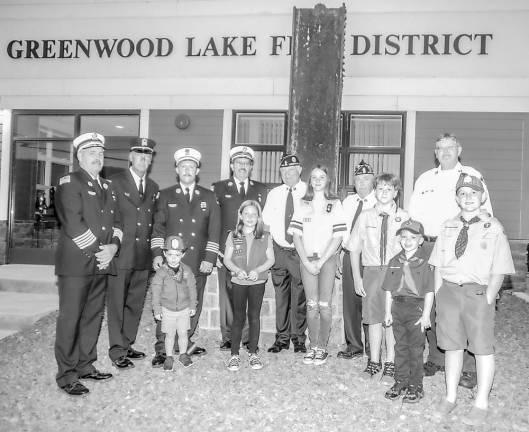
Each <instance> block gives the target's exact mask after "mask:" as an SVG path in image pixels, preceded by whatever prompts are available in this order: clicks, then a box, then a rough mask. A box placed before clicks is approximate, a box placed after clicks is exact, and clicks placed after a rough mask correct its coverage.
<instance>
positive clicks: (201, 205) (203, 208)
mask: <svg viewBox="0 0 529 432" xmlns="http://www.w3.org/2000/svg"><path fill="white" fill-rule="evenodd" d="M200 208H201V209H202V211H205V210H206V208H207V204H206V202H205V201H200Z"/></svg>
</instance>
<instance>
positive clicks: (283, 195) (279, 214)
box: [263, 180, 307, 248]
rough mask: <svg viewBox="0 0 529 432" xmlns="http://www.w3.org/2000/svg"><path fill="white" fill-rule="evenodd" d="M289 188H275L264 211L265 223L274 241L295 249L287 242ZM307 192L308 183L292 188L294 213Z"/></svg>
mask: <svg viewBox="0 0 529 432" xmlns="http://www.w3.org/2000/svg"><path fill="white" fill-rule="evenodd" d="M288 190H289V187H288V186H287V185H286V184H282V185H279V186H277V187H275V188H273V189H272V190H271V191H270V193H269V194H268V197H267V198H266V205H265V208H264V209H263V222H264V223H265V225H267V226H268V227H269V231H270V234H272V238H273V239H274V241H275V242H276V243H277V244H278V245H279V246H281V247H285V248H293V247H294V246H293V244H291V243H288V242H287V241H286V240H285V230H286V229H287V228H288V227H285V207H286V203H287V196H288ZM306 192H307V183H305V182H303V181H301V180H300V181H299V182H297V183H296V184H295V185H294V186H293V187H292V198H293V201H294V213H296V209H297V208H298V207H299V205H300V201H301V198H303V197H304V196H305V193H306Z"/></svg>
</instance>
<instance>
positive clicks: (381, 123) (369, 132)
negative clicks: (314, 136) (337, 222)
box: [339, 112, 405, 193]
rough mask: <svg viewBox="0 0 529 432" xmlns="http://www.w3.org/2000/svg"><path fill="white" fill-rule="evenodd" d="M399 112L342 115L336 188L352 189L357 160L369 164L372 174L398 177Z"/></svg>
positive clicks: (400, 172)
mask: <svg viewBox="0 0 529 432" xmlns="http://www.w3.org/2000/svg"><path fill="white" fill-rule="evenodd" d="M404 130H405V116H404V114H403V113H387V114H385V113H351V112H346V113H343V114H342V145H341V149H340V171H341V172H340V175H339V178H340V188H341V190H342V191H343V192H345V193H350V192H352V190H353V176H352V171H353V169H354V167H355V166H356V165H358V164H359V163H360V161H362V160H364V161H365V162H367V163H369V164H370V165H371V166H372V167H373V170H374V172H375V174H380V173H382V172H390V173H393V174H397V175H399V177H400V178H401V181H402V177H403V168H404V144H403V143H404Z"/></svg>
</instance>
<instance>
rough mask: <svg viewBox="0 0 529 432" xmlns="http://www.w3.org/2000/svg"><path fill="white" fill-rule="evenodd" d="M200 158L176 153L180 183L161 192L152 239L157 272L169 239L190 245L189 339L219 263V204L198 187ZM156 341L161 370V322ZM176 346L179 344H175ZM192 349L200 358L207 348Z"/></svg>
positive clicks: (186, 258)
mask: <svg viewBox="0 0 529 432" xmlns="http://www.w3.org/2000/svg"><path fill="white" fill-rule="evenodd" d="M201 158H202V156H201V154H200V152H199V151H198V150H195V149H192V148H182V149H179V150H177V151H176V152H175V154H174V159H175V163H176V175H177V181H178V183H177V184H176V185H174V186H171V187H169V188H167V189H163V190H162V191H160V196H159V198H158V201H157V204H156V212H155V214H154V226H153V232H152V239H151V249H152V252H153V255H154V259H153V267H154V269H155V270H156V269H158V268H159V267H160V266H161V265H162V263H163V258H162V248H163V246H164V240H165V239H166V238H167V237H168V236H171V235H178V236H180V237H182V238H183V239H184V242H185V244H186V245H188V249H187V251H186V254H185V256H184V258H183V260H182V261H183V262H184V263H185V264H187V265H188V266H189V267H191V269H192V270H193V273H194V275H195V279H196V289H197V301H198V304H197V308H196V314H195V315H194V316H193V317H192V318H191V329H190V330H189V338H191V336H193V333H194V332H195V329H196V327H197V324H198V320H199V318H200V312H201V311H202V299H203V297H204V287H205V285H206V280H207V277H208V275H209V274H210V273H211V270H212V269H213V265H214V264H215V263H216V261H217V254H218V252H219V235H220V211H219V205H218V204H217V200H216V199H215V194H214V193H213V192H211V191H210V190H208V189H206V188H204V187H202V186H199V185H198V184H196V178H197V175H198V173H199V171H200V160H201ZM156 339H157V341H156V344H155V346H154V348H155V351H156V355H155V356H154V358H153V360H152V365H153V366H154V367H159V366H161V365H162V364H163V363H164V361H165V356H166V353H165V352H164V351H165V346H164V335H163V333H162V332H161V322H157V325H156ZM175 346H178V344H177V343H175ZM190 347H193V352H192V353H193V354H197V355H200V354H205V352H206V350H205V349H204V348H201V347H194V346H193V344H190ZM188 351H189V350H188ZM167 354H168V355H171V354H172V353H167Z"/></svg>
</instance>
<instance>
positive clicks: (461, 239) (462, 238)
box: [455, 216, 481, 259]
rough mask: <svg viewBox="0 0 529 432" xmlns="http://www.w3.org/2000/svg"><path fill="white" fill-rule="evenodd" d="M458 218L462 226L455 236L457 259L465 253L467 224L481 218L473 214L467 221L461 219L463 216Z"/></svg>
mask: <svg viewBox="0 0 529 432" xmlns="http://www.w3.org/2000/svg"><path fill="white" fill-rule="evenodd" d="M459 219H461V222H463V228H461V231H459V235H458V236H457V240H456V246H455V255H456V258H457V259H459V257H460V256H461V255H463V254H464V253H465V249H466V248H467V244H468V228H469V226H470V225H472V224H473V223H476V222H479V221H480V220H481V219H480V218H479V217H477V216H474V217H473V218H472V219H470V220H469V221H468V222H467V221H466V220H465V219H463V216H461V217H460V218H459Z"/></svg>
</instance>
